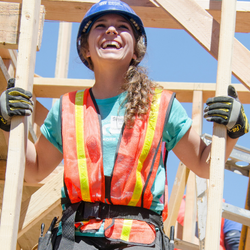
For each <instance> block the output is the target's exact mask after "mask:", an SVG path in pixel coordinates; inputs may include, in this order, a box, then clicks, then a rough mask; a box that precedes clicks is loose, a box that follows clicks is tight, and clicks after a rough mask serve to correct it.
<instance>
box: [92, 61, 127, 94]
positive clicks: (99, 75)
mask: <svg viewBox="0 0 250 250" xmlns="http://www.w3.org/2000/svg"><path fill="white" fill-rule="evenodd" d="M107 65H108V64H107ZM126 71H127V68H126V69H124V68H123V67H110V65H108V66H106V67H105V68H96V67H95V70H94V73H95V84H94V86H93V88H92V91H93V95H94V96H95V98H96V99H105V98H110V97H113V96H116V95H119V94H121V93H122V92H123V91H124V90H122V89H121V87H122V84H123V83H124V76H125V73H126Z"/></svg>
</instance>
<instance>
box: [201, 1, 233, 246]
mask: <svg viewBox="0 0 250 250" xmlns="http://www.w3.org/2000/svg"><path fill="white" fill-rule="evenodd" d="M236 1H237V0H233V1H227V0H223V1H222V16H221V28H220V42H219V55H218V70H217V81H216V82H217V84H216V96H222V95H227V87H228V84H229V83H230V82H231V75H232V72H231V68H232V57H233V43H234V32H235V18H236ZM226 138H227V133H226V127H225V126H223V125H220V124H216V123H215V124H214V128H213V137H212V147H211V163H210V175H209V177H210V178H209V179H210V181H209V193H208V194H209V195H208V208H207V223H206V240H205V249H215V250H216V249H218V250H219V248H220V234H221V216H222V200H223V188H224V167H225V153H226Z"/></svg>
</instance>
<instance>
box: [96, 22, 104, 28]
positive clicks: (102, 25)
mask: <svg viewBox="0 0 250 250" xmlns="http://www.w3.org/2000/svg"><path fill="white" fill-rule="evenodd" d="M95 28H105V25H104V24H103V23H99V24H96V25H95Z"/></svg>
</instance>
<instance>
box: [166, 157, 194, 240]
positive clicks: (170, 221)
mask: <svg viewBox="0 0 250 250" xmlns="http://www.w3.org/2000/svg"><path fill="white" fill-rule="evenodd" d="M189 172H190V170H189V169H188V168H187V167H186V166H185V165H184V164H183V163H182V162H180V164H179V167H178V170H177V173H176V177H175V182H174V186H173V189H172V192H171V196H170V199H169V205H168V211H169V213H168V218H167V219H166V221H165V222H164V231H165V233H166V235H167V236H168V237H169V234H170V227H171V226H175V223H176V220H177V217H178V213H179V210H180V206H181V200H182V197H183V194H184V191H185V187H186V184H187V179H188V175H189Z"/></svg>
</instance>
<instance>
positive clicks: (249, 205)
mask: <svg viewBox="0 0 250 250" xmlns="http://www.w3.org/2000/svg"><path fill="white" fill-rule="evenodd" d="M245 209H247V210H250V172H249V179H248V187H247V196H246V203H245ZM249 230H250V229H249V227H248V226H246V225H242V230H241V236H240V244H239V250H247V249H248V248H247V243H248V244H250V242H247V239H248V240H249V236H250V232H249Z"/></svg>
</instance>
